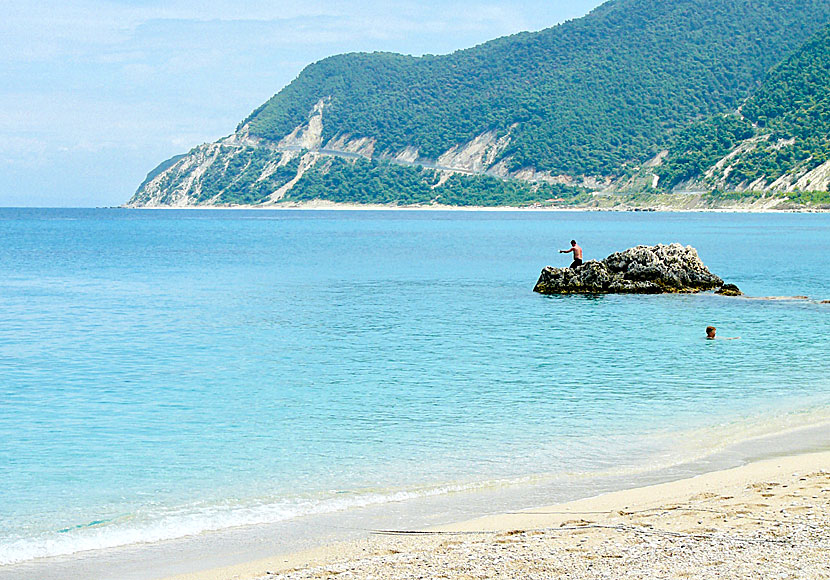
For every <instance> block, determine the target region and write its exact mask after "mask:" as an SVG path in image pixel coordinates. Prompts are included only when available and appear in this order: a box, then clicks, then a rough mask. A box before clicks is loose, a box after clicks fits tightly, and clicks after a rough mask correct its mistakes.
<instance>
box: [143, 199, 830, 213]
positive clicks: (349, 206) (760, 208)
mask: <svg viewBox="0 0 830 580" xmlns="http://www.w3.org/2000/svg"><path fill="white" fill-rule="evenodd" d="M129 209H138V210H194V209H196V210H202V209H204V210H263V211H265V210H342V211H360V210H365V211H378V210H388V211H471V212H473V211H492V212H527V211H545V212H670V213H771V214H778V213H827V212H830V209H827V208H820V207H802V208H787V209H775V208H772V207H766V206H764V205H751V204H745V205H740V204H739V205H735V206H731V207H718V208H710V207H682V206H680V207H678V206H671V205H664V204H657V205H654V206H634V205H631V206H627V205H621V206H597V207H587V206H573V207H569V206H549V205H548V206H546V205H530V206H467V205H464V206H462V205H437V204H427V205H387V204H376V203H343V202H334V201H326V200H321V199H317V200H313V201H304V202H285V203H276V204H271V205H233V206H216V205H204V206H202V205H198V206H157V207H150V206H148V207H130V208H129Z"/></svg>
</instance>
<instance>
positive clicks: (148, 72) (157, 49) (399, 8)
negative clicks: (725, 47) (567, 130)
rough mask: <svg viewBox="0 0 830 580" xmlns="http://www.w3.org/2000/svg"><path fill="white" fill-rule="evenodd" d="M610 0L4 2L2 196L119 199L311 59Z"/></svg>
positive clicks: (448, 37)
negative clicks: (492, 0)
mask: <svg viewBox="0 0 830 580" xmlns="http://www.w3.org/2000/svg"><path fill="white" fill-rule="evenodd" d="M600 3H601V2H600V0H547V1H542V0H538V1H527V2H524V1H515V2H481V1H474V0H457V1H456V0H447V1H442V2H438V1H431V0H430V1H422V2H398V1H395V0H387V1H378V0H363V1H361V2H357V1H318V0H305V1H303V2H296V1H295V2H283V1H281V0H277V1H266V0H261V1H260V0H256V1H244V0H243V1H241V2H234V3H231V2H225V1H219V0H199V1H198V2H196V1H194V0H172V1H155V0H138V1H116V0H109V1H107V0H69V1H67V2H58V1H54V2H41V1H37V0H35V1H32V0H3V3H2V12H3V18H2V19H0V206H49V207H60V206H69V207H71V206H80V207H92V206H112V205H119V204H121V203H123V202H125V201H126V200H127V199H129V197H130V196H131V195H132V194H133V192H134V191H135V189H136V187H137V186H138V184H139V183H140V182H141V181H142V180H143V179H144V176H145V175H146V174H147V172H148V171H150V170H151V169H152V168H153V167H155V166H156V165H157V164H158V163H160V162H161V161H163V160H165V159H167V158H169V157H171V156H173V155H176V154H179V153H184V152H186V151H188V150H189V149H190V148H192V147H194V146H196V145H199V144H201V143H204V142H208V141H214V140H216V139H218V138H220V137H223V136H225V135H228V134H229V133H231V132H233V130H234V128H235V127H236V125H237V123H238V122H239V121H241V120H242V119H243V118H245V117H246V116H247V115H248V114H249V113H250V112H251V111H252V110H253V109H255V108H256V107H257V106H259V105H260V104H262V103H263V102H264V101H266V100H267V99H268V98H270V97H271V96H272V95H273V94H274V93H276V92H278V91H279V90H280V89H281V88H282V87H283V86H285V85H286V84H287V83H289V82H291V80H292V79H293V78H295V77H296V76H297V74H299V72H300V71H301V70H302V69H303V67H305V66H306V65H308V64H309V63H311V62H314V61H317V60H320V59H321V58H325V57H326V56H330V55H332V54H338V53H343V52H352V51H374V50H383V51H394V52H401V53H406V54H414V55H420V54H424V53H433V54H443V53H447V52H452V51H454V50H457V49H460V48H467V47H470V46H474V45H476V44H479V43H481V42H484V41H487V40H490V39H492V38H496V37H498V36H504V35H506V34H512V33H515V32H519V31H522V30H539V29H542V28H546V27H548V26H553V25H554V24H557V23H559V22H562V21H564V20H567V19H570V18H575V17H578V16H582V15H584V14H586V13H587V12H588V11H590V10H591V9H592V8H594V7H595V6H598V5H599V4H600Z"/></svg>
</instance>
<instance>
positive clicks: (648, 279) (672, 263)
mask: <svg viewBox="0 0 830 580" xmlns="http://www.w3.org/2000/svg"><path fill="white" fill-rule="evenodd" d="M721 286H723V280H721V279H720V278H718V277H717V276H715V275H714V274H712V273H711V272H710V271H709V269H708V268H707V267H706V266H704V265H703V262H702V261H701V260H700V257H699V256H698V255H697V250H695V249H694V248H693V247H691V246H685V247H684V246H682V245H681V244H670V245H664V244H658V245H656V246H637V247H635V248H630V249H628V250H625V251H623V252H616V253H614V254H611V255H610V256H608V257H607V258H605V259H604V260H601V261H597V260H591V261H589V262H586V263H584V264H582V265H581V266H577V267H576V268H573V269H571V268H552V267H550V266H546V267H545V268H544V269H543V270H542V275H541V276H539V281H538V282H536V287H535V288H533V290H534V292H539V293H541V294H660V293H665V292H701V291H704V290H712V289H714V288H719V287H721Z"/></svg>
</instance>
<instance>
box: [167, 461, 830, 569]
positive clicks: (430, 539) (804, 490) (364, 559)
mask: <svg viewBox="0 0 830 580" xmlns="http://www.w3.org/2000/svg"><path fill="white" fill-rule="evenodd" d="M828 522H830V451H820V452H812V453H803V454H796V455H787V456H782V457H775V458H769V459H762V460H758V461H754V462H751V463H748V464H746V465H742V466H740V467H734V468H729V469H722V470H718V471H713V472H709V473H705V474H702V475H697V476H695V477H691V478H685V479H680V480H676V481H671V482H666V483H659V484H655V485H648V486H643V487H637V488H633V489H627V490H622V491H614V492H609V493H605V494H601V495H597V496H594V497H590V498H586V499H580V500H575V501H570V502H565V503H560V504H553V505H548V506H543V507H538V508H532V509H528V510H522V511H519V512H508V513H503V514H500V515H495V516H485V517H481V518H476V519H472V520H467V521H462V522H458V523H456V524H451V525H444V526H436V527H432V528H426V529H420V530H416V531H411V530H410V531H401V532H397V531H389V532H388V533H377V534H375V535H372V536H370V537H368V538H366V539H363V540H358V541H352V542H346V543H340V544H333V545H329V546H323V547H319V548H315V549H312V550H306V551H302V552H294V553H288V554H278V555H275V556H273V557H271V558H266V559H263V560H257V561H252V562H247V563H244V564H239V565H234V566H228V567H223V568H214V569H209V570H203V571H200V572H193V573H187V574H180V575H176V576H171V577H167V580H220V579H228V578H234V579H238V580H255V579H256V580H259V579H263V578H285V579H286V580H287V579H295V578H296V579H300V578H331V577H335V576H337V575H338V574H340V573H342V572H349V575H348V577H349V578H371V577H383V578H398V577H400V578H405V577H406V578H408V577H410V576H408V575H407V572H406V571H407V570H409V571H410V573H411V571H412V570H413V569H414V570H419V569H424V568H425V567H430V568H431V567H438V566H440V567H441V568H442V569H444V570H448V569H449V570H454V572H453V573H450V574H449V575H448V576H447V577H454V575H458V576H462V575H463V574H469V575H470V576H469V577H476V578H478V577H492V575H494V574H499V573H502V572H504V571H506V570H507V569H509V568H515V569H516V570H519V569H521V570H523V571H525V572H526V573H527V574H528V575H527V577H537V576H534V575H533V574H531V573H530V570H528V569H527V568H526V566H527V565H528V564H531V565H533V566H535V567H536V568H538V572H539V573H540V574H541V575H540V576H538V577H540V578H541V577H546V576H545V574H549V573H550V572H551V570H552V569H551V566H554V564H555V563H557V562H560V561H561V558H566V560H565V563H564V564H563V565H561V566H562V567H560V569H559V573H561V574H571V573H576V574H577V575H576V576H575V577H591V578H593V577H605V576H603V574H615V573H618V574H620V575H622V574H623V573H624V572H625V573H628V572H630V568H629V567H628V566H631V565H632V563H636V564H638V565H640V566H644V567H645V569H644V571H642V574H643V575H642V576H640V575H635V576H634V577H638V578H639V577H643V578H647V577H649V576H650V575H651V574H660V573H661V571H662V572H663V573H664V572H665V571H666V569H667V568H668V569H669V571H675V570H676V571H678V572H679V573H678V575H677V576H676V577H684V576H687V575H689V574H704V573H712V574H713V575H715V569H713V567H714V566H718V565H720V566H722V567H725V569H726V573H727V574H729V573H731V574H744V573H745V574H749V573H751V572H754V573H753V577H776V578H777V577H782V576H781V575H780V570H778V568H777V567H772V568H771V569H770V576H764V575H763V574H761V571H760V570H759V569H758V568H757V567H758V566H762V565H763V563H762V558H764V554H765V553H767V554H768V553H769V551H770V550H771V549H779V550H782V551H783V553H782V554H780V555H779V556H777V557H776V561H777V563H778V564H779V566H780V565H781V564H782V560H781V558H786V557H788V556H789V557H790V558H791V560H792V562H790V564H792V565H797V566H798V567H799V569H800V570H802V571H804V572H809V571H810V570H826V568H823V567H822V566H824V565H825V563H826V561H827V557H828V556H830V543H828V542H827V541H823V537H822V534H821V530H820V528H821V527H822V526H823V525H826V524H827V523H828ZM813 532H816V533H813ZM811 534H812V536H811ZM816 535H817V536H818V537H815V536H816ZM736 545H738V546H742V548H741V552H742V553H741V556H742V558H740V559H739V558H735V559H734V560H732V561H727V559H728V557H729V555H730V554H731V553H732V551H734V550H735V546H736ZM678 546H681V547H682V548H684V550H682V551H678ZM494 552H502V554H500V556H499V557H498V558H495V559H494V557H493V556H494ZM551 552H553V553H556V554H557V555H556V556H552V554H551ZM609 552H611V554H609ZM689 552H691V553H689ZM701 554H703V556H701ZM716 556H717V557H720V556H724V560H723V561H716V559H715V557H716ZM707 558H709V559H708V560H707ZM643 561H645V563H644V562H643ZM556 565H560V564H558V563H557V564H556ZM594 566H596V567H597V568H598V569H597V570H595V572H597V573H598V575H594V572H591V570H590V568H592V567H594ZM690 570H691V571H690ZM534 571H536V570H535V569H534ZM720 573H723V572H720ZM759 574H760V575H759ZM568 577H571V576H570V575H569V576H568ZM661 577H666V576H661ZM668 577H675V576H674V575H670V576H668ZM733 577H738V576H733ZM784 577H786V576H784ZM799 577H812V576H799Z"/></svg>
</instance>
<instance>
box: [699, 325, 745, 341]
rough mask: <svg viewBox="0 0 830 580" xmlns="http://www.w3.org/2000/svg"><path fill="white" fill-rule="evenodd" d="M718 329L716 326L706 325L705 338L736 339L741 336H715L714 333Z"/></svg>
mask: <svg viewBox="0 0 830 580" xmlns="http://www.w3.org/2000/svg"><path fill="white" fill-rule="evenodd" d="M717 331H718V329H717V328H715V327H714V326H707V327H706V340H718V339H719V340H738V339H739V338H741V337H740V336H715V333H716V332H717Z"/></svg>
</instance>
